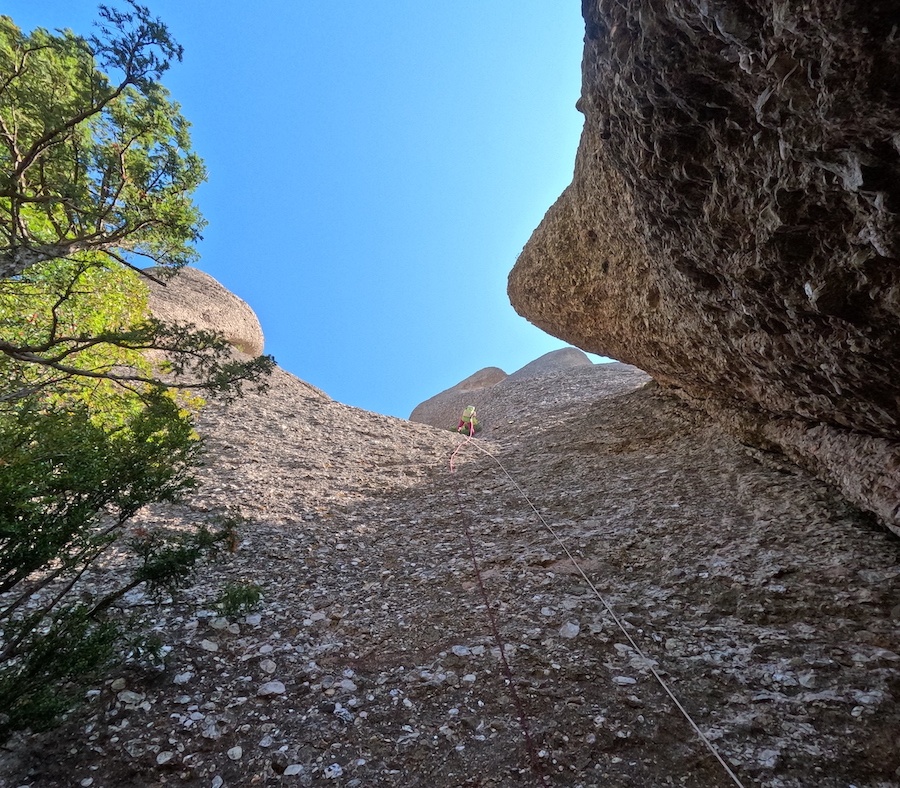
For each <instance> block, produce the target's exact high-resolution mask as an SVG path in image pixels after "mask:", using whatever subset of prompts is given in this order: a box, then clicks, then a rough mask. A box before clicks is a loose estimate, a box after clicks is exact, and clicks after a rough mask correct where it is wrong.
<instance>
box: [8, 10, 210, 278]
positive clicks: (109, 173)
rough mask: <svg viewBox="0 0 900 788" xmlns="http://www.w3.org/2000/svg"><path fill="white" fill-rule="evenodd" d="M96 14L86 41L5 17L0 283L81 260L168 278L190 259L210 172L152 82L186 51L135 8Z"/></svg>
mask: <svg viewBox="0 0 900 788" xmlns="http://www.w3.org/2000/svg"><path fill="white" fill-rule="evenodd" d="M100 13H101V18H102V24H101V26H100V29H99V31H98V34H97V35H95V36H93V37H91V38H90V39H85V38H82V37H80V36H76V35H74V34H73V33H72V32H70V31H65V32H63V33H61V34H59V35H54V34H51V33H49V32H47V31H46V30H42V29H37V30H35V31H34V32H32V33H31V34H30V35H23V34H22V32H21V31H20V30H19V29H18V28H17V27H16V26H15V24H13V22H12V20H11V19H10V18H9V17H0V233H2V235H0V277H10V276H15V275H17V274H20V273H22V271H24V270H25V269H26V268H28V267H29V266H31V265H34V264H35V263H39V262H41V261H43V260H51V259H56V258H60V257H67V256H71V255H76V254H78V253H80V252H86V251H87V252H89V251H94V252H97V253H99V254H100V255H103V256H106V257H108V258H110V259H114V260H116V261H118V262H121V263H125V264H132V265H133V264H135V262H136V261H141V260H143V261H145V262H148V261H149V262H150V263H152V264H155V265H160V266H163V267H166V268H177V267H179V266H181V265H184V264H185V263H187V262H190V261H191V260H192V259H193V258H194V256H195V251H194V243H195V242H196V241H197V239H198V238H199V237H200V229H201V228H202V219H201V217H200V214H199V211H198V210H197V208H196V206H195V205H194V204H193V201H192V193H193V191H194V190H195V189H196V187H197V186H198V185H199V184H200V183H201V182H202V181H203V180H204V178H205V169H204V167H203V163H202V162H201V160H200V158H199V157H198V156H197V155H196V154H195V153H193V152H192V151H191V148H190V138H189V134H188V129H189V124H188V122H187V121H186V120H185V119H184V117H183V116H182V115H181V112H180V108H179V106H178V104H177V103H175V102H173V101H171V100H170V98H169V94H168V91H166V89H165V88H164V87H162V85H160V84H159V82H158V81H157V80H158V79H159V77H160V76H161V75H162V74H163V73H164V72H165V71H166V70H167V69H168V68H169V65H170V63H171V62H172V60H173V59H176V60H180V59H181V54H182V50H181V47H180V46H178V45H177V44H176V43H175V42H174V41H173V40H172V39H171V37H170V36H169V33H168V30H167V29H166V27H165V25H163V24H162V23H161V22H159V20H155V19H153V18H151V17H150V14H149V12H148V10H147V9H146V8H144V7H142V6H139V5H137V4H132V5H131V10H130V11H128V12H122V11H116V10H114V9H110V8H105V7H103V6H101V11H100Z"/></svg>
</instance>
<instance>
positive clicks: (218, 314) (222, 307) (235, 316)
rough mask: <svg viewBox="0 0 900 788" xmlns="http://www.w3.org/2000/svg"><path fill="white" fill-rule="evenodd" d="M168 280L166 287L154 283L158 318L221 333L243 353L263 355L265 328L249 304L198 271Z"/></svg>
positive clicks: (153, 307)
mask: <svg viewBox="0 0 900 788" xmlns="http://www.w3.org/2000/svg"><path fill="white" fill-rule="evenodd" d="M165 281H166V284H165V286H163V285H159V284H157V283H155V282H150V311H151V312H152V313H153V315H154V316H155V317H156V318H158V319H159V320H162V321H164V322H177V323H193V324H194V325H195V326H196V327H197V328H198V329H201V330H203V331H217V332H219V333H220V334H223V335H224V336H225V338H226V339H227V340H228V342H229V343H230V344H231V345H233V346H234V347H235V348H237V349H238V350H239V351H241V352H242V353H245V354H246V355H248V356H254V357H255V356H259V355H262V352H263V346H264V344H265V340H264V338H263V331H262V326H261V325H260V324H259V318H257V316H256V313H255V312H254V311H253V309H251V307H250V305H249V304H248V303H247V302H246V301H244V300H243V299H241V298H238V297H237V296H236V295H235V294H234V293H232V292H231V291H230V290H226V289H225V288H224V287H223V286H222V285H221V284H219V283H218V282H217V281H216V280H215V279H213V278H212V277H211V276H210V275H209V274H207V273H205V272H203V271H200V270H198V269H196V268H191V267H187V268H182V269H181V270H180V271H179V272H178V273H177V274H175V275H174V276H173V277H172V278H171V279H167V280H165Z"/></svg>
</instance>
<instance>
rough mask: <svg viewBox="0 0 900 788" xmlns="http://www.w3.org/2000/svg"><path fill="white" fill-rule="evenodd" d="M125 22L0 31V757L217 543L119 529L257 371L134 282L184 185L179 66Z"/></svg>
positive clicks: (220, 538)
mask: <svg viewBox="0 0 900 788" xmlns="http://www.w3.org/2000/svg"><path fill="white" fill-rule="evenodd" d="M128 8H129V10H128V11H117V10H114V9H110V8H106V7H103V6H101V10H100V17H101V21H100V25H99V28H98V32H97V34H96V35H95V36H94V37H92V38H90V39H84V38H81V37H78V36H76V35H74V34H73V33H71V32H68V31H66V32H63V33H60V34H50V33H48V32H47V31H45V30H36V31H34V32H33V33H31V34H30V35H27V36H26V35H23V34H22V33H21V32H20V31H19V30H18V28H16V26H15V25H14V24H13V23H12V21H11V20H10V19H9V18H8V17H0V740H2V739H3V738H4V736H5V735H6V734H8V733H9V732H10V731H11V730H14V729H17V728H22V727H28V726H30V727H33V728H40V727H43V726H46V725H48V724H50V723H51V722H52V721H53V719H54V718H55V717H56V715H58V714H59V712H61V711H63V710H65V709H66V708H67V707H68V705H69V704H70V703H71V700H72V698H74V697H76V696H77V694H78V691H79V688H81V687H82V686H83V682H84V681H86V680H88V678H89V677H90V676H91V674H92V673H93V672H96V671H97V670H99V669H101V668H102V667H103V666H104V665H105V664H106V663H107V661H108V660H109V659H110V658H111V657H112V656H113V654H114V653H116V649H117V648H118V647H119V646H118V645H117V644H119V643H120V642H121V638H122V637H123V635H124V633H126V632H127V631H129V629H133V627H134V626H135V624H134V622H129V620H128V616H127V615H126V611H125V610H124V609H123V608H122V606H121V604H120V603H121V600H122V598H123V596H124V595H125V594H127V593H128V592H129V591H132V590H134V589H136V588H137V587H138V586H142V587H144V588H146V590H147V591H148V592H150V593H154V592H158V591H160V590H163V589H174V588H177V587H180V586H182V585H184V584H185V583H187V582H188V581H189V579H190V576H191V572H192V569H193V567H194V566H195V564H196V563H197V561H199V560H200V559H201V558H203V557H204V556H206V555H208V554H210V553H211V552H212V551H214V550H215V549H217V548H218V546H220V545H222V544H232V543H233V541H234V533H233V523H229V522H227V521H226V522H224V523H220V524H218V525H216V524H215V523H211V524H203V525H198V526H196V527H194V528H188V529H184V530H181V531H172V530H167V529H166V528H164V527H162V526H159V525H157V524H154V523H153V522H152V521H150V520H146V519H145V521H143V522H142V523H141V525H140V526H139V527H136V526H135V525H134V522H133V518H134V517H135V515H136V514H137V513H138V512H139V511H140V510H141V509H142V508H143V507H146V506H147V505H148V504H153V503H158V502H166V501H174V500H177V499H178V498H179V496H181V495H182V494H184V493H185V492H188V491H190V490H191V489H193V487H194V485H195V481H194V479H193V476H192V471H193V468H194V467H195V466H196V464H197V462H198V459H199V456H200V452H201V444H200V441H199V439H198V436H197V434H196V432H195V430H194V422H193V415H192V410H191V409H192V408H193V407H195V406H197V405H198V404H199V400H198V399H197V398H196V397H195V396H194V395H193V394H190V392H191V391H200V392H203V393H212V394H219V395H222V396H231V395H235V394H239V393H240V388H241V385H242V384H243V383H244V382H246V381H253V382H255V383H256V384H258V385H260V386H262V385H264V376H265V373H266V372H268V371H269V370H270V369H271V368H272V366H273V364H274V361H273V360H272V359H271V358H269V357H260V358H257V359H252V360H249V361H247V360H241V359H238V358H237V357H236V356H235V355H234V353H233V352H232V349H231V348H230V346H229V345H228V343H227V342H226V341H225V339H224V338H223V337H222V336H220V335H218V334H216V333H214V332H205V331H198V330H196V329H195V328H194V327H193V326H189V325H179V324H172V325H166V324H163V323H161V322H159V321H158V320H155V319H153V317H152V316H151V315H150V314H149V312H148V305H147V301H148V292H147V287H146V283H145V281H144V279H143V278H142V276H141V272H140V271H139V269H138V266H137V264H138V262H141V261H149V262H152V263H154V264H155V265H157V266H161V269H160V268H156V269H154V270H155V271H157V272H158V271H160V270H162V271H163V272H166V271H174V270H177V268H178V267H179V266H182V265H184V264H185V263H187V262H189V261H190V260H191V259H192V258H193V256H194V254H195V253H194V247H193V244H194V242H195V241H196V240H197V239H198V238H199V230H200V228H201V226H202V219H201V217H200V214H199V212H198V211H197V209H196V207H195V206H194V204H193V202H192V199H191V195H192V192H193V190H194V188H195V187H196V186H197V185H198V184H199V183H200V182H201V181H202V179H203V177H204V170H203V165H202V163H201V162H200V159H199V158H198V157H197V156H196V154H194V153H193V152H192V151H191V149H190V140H189V137H188V133H187V129H188V124H187V122H186V121H185V120H184V118H182V117H181V114H180V111H179V109H178V105H177V104H175V103H174V102H172V101H170V99H169V97H168V93H167V92H166V91H165V89H164V88H163V87H162V86H161V85H160V84H159V82H158V79H159V78H160V76H161V75H162V74H163V73H164V72H165V71H166V69H167V68H168V66H169V64H170V62H171V61H172V60H173V59H180V57H181V48H180V47H179V46H178V45H177V44H176V43H175V42H174V41H173V40H172V39H171V37H170V36H169V32H168V30H167V29H166V27H165V25H163V24H162V23H161V22H159V20H156V19H153V18H151V17H150V15H149V12H148V11H147V9H146V8H143V7H142V6H139V5H137V4H135V3H134V2H130V3H129V6H128ZM108 74H114V75H115V78H113V77H110V76H108Z"/></svg>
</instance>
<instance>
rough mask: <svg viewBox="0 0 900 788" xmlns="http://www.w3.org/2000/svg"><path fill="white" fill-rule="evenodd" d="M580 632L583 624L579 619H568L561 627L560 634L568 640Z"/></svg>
mask: <svg viewBox="0 0 900 788" xmlns="http://www.w3.org/2000/svg"><path fill="white" fill-rule="evenodd" d="M579 632H581V626H580V625H579V623H578V622H577V621H567V622H566V623H565V624H563V625H562V626H561V627H560V628H559V636H560V637H561V638H566V639H567V640H571V639H572V638H574V637H577V636H578V633H579Z"/></svg>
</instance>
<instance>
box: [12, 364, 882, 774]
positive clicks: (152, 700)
mask: <svg viewBox="0 0 900 788" xmlns="http://www.w3.org/2000/svg"><path fill="white" fill-rule="evenodd" d="M647 381H648V378H647V376H646V375H644V374H642V373H640V372H637V371H636V370H634V369H633V368H628V367H624V366H623V365H619V364H615V365H608V364H598V365H590V366H581V367H577V368H573V369H567V370H563V371H556V372H550V373H546V374H544V375H540V376H534V377H528V378H524V379H521V380H518V381H512V382H510V383H508V384H507V383H506V382H504V383H501V384H498V385H497V386H495V387H494V390H493V392H492V400H491V402H490V404H489V405H485V406H484V407H485V408H486V410H485V415H486V416H487V415H489V416H490V419H491V421H492V422H494V423H495V424H498V425H503V426H502V430H497V431H495V432H494V436H493V438H491V439H489V440H475V441H472V442H469V443H467V444H464V445H463V440H462V439H461V438H460V437H459V436H456V435H454V434H452V433H450V432H447V431H446V430H442V429H435V428H432V427H428V426H425V425H422V424H413V423H409V422H405V421H402V420H399V419H393V418H389V417H386V416H379V415H376V414H373V413H366V412H364V411H361V410H357V409H355V408H349V407H347V406H344V405H341V404H339V403H336V402H333V401H331V400H330V399H329V398H328V397H326V396H325V395H323V394H322V393H321V392H319V391H317V390H316V389H314V388H312V387H310V386H308V385H306V384H304V383H302V382H301V381H299V380H297V379H296V378H294V377H293V376H291V375H288V374H286V373H284V372H281V371H278V372H276V374H275V375H274V377H273V379H272V385H271V388H270V389H269V391H268V393H267V394H265V395H261V394H257V393H250V394H248V395H247V396H246V398H244V399H242V400H239V401H237V402H235V403H232V404H230V405H227V406H223V405H221V404H211V405H210V406H208V408H207V409H206V410H205V411H204V414H203V416H202V419H201V423H200V430H201V432H202V433H203V435H204V436H205V438H206V441H207V445H208V448H209V454H208V465H207V466H206V467H205V469H204V470H203V472H202V481H203V484H202V486H201V487H200V489H199V490H198V491H197V493H196V495H195V496H194V497H192V498H191V499H189V500H188V501H186V502H185V503H184V504H183V505H178V506H174V505H170V506H165V507H159V508H156V509H153V510H148V511H145V512H143V513H142V522H141V523H140V524H141V525H144V526H147V527H150V526H157V525H161V526H165V527H169V528H184V527H188V526H190V525H191V524H192V523H195V522H198V521H202V520H204V519H206V518H208V517H211V516H213V515H215V514H216V513H217V512H219V511H221V510H222V509H223V508H224V507H226V506H227V507H232V508H233V509H237V510H238V511H239V512H240V513H241V514H243V515H244V516H245V517H247V518H248V522H247V523H246V524H245V525H244V526H243V527H242V528H241V531H240V544H239V546H238V549H237V551H236V552H235V553H234V554H233V555H230V556H226V558H225V560H224V561H223V562H222V563H218V564H215V565H213V566H210V567H208V568H207V569H205V570H204V572H203V573H201V575H200V576H199V577H198V578H197V581H198V582H197V584H196V585H195V586H194V587H192V588H191V589H189V590H188V591H187V592H186V593H185V595H183V596H181V597H178V598H176V599H170V600H163V603H162V604H161V606H158V607H155V606H153V605H152V604H151V602H152V600H150V599H147V598H146V597H145V596H144V595H142V594H141V592H140V589H137V590H136V592H135V593H133V594H131V595H129V598H128V600H127V606H128V611H129V612H131V613H133V614H140V615H143V616H144V617H145V619H146V621H147V626H148V627H149V628H150V629H151V630H152V631H153V632H154V633H155V634H157V635H158V636H159V637H160V639H161V640H162V642H163V643H164V644H165V646H166V650H167V651H168V655H167V657H166V660H165V664H164V666H163V667H161V668H157V669H148V668H147V667H146V666H143V665H142V664H141V663H140V662H139V661H135V658H134V655H128V654H127V653H123V655H122V660H121V662H120V664H119V665H118V666H117V667H116V669H115V671H114V672H113V673H112V675H110V676H107V677H105V678H104V679H103V680H100V681H98V682H97V683H96V685H95V686H93V687H92V688H91V691H90V692H89V693H88V702H87V706H86V707H85V708H84V709H82V710H80V711H78V712H75V713H73V714H72V715H71V717H70V718H69V719H68V720H67V721H66V723H65V725H64V726H63V727H62V728H61V729H60V730H57V731H53V732H50V733H47V734H41V735H31V736H22V737H20V738H19V739H17V740H15V741H13V742H11V743H10V745H9V746H8V747H6V748H5V749H2V750H0V788H17V787H18V786H26V785H27V786H31V788H62V787H63V786H65V788H70V787H71V786H84V787H85V788H89V787H90V788H119V787H120V786H135V788H151V786H153V788H156V787H157V786H162V785H180V786H185V787H186V788H237V786H276V785H286V786H294V785H296V786H315V785H337V786H346V788H363V786H365V787H366V788H369V787H373V788H374V787H376V786H397V787H398V788H399V787H401V786H402V787H403V788H409V787H411V786H412V787H415V786H428V788H458V786H482V788H489V787H491V786H493V787H494V788H497V787H498V786H502V787H504V788H506V787H509V788H513V786H515V787H518V786H522V785H536V786H537V785H545V786H546V785H550V786H560V787H562V786H570V787H571V788H577V787H579V786H580V787H581V788H592V787H593V786H598V785H603V786H609V787H610V788H626V787H627V788H633V786H669V785H671V786H693V787H694V788H706V787H707V786H709V788H713V786H715V787H716V788H718V787H719V786H724V785H730V784H731V783H730V781H729V778H728V777H727V775H726V773H725V772H724V770H723V769H722V768H721V766H720V765H719V764H718V763H717V762H716V761H715V760H714V759H713V757H712V755H711V754H710V753H709V751H708V750H707V749H706V748H705V746H704V745H703V744H702V743H701V742H700V740H699V739H698V737H697V736H696V734H695V733H694V731H693V730H692V729H691V727H690V725H689V724H688V723H687V721H686V720H685V719H684V718H683V717H682V716H681V715H680V713H679V712H678V711H676V709H675V708H674V707H673V704H672V701H671V700H670V698H669V697H668V696H667V695H666V693H665V692H664V691H663V689H662V688H661V687H660V685H659V684H658V683H657V682H656V681H655V679H654V678H653V676H652V674H651V672H650V667H651V666H654V667H655V670H656V671H657V672H658V673H659V674H660V675H661V676H662V677H663V678H664V680H665V681H666V682H667V684H668V685H669V686H670V687H671V689H672V690H673V691H674V693H675V694H676V696H677V697H678V699H679V701H680V702H681V703H682V705H683V706H684V707H685V709H686V710H687V711H688V713H689V714H690V715H691V717H692V718H693V719H694V720H695V722H696V724H697V725H698V726H699V728H700V730H701V731H702V732H703V734H704V736H706V737H707V738H708V739H709V741H710V742H711V743H712V744H713V745H714V746H715V747H716V749H717V751H718V752H719V753H720V754H721V756H722V757H723V758H724V759H725V761H726V762H727V763H728V764H729V765H730V767H731V768H732V769H733V770H734V771H735V772H736V774H737V775H738V776H739V777H740V779H741V781H742V783H743V784H744V785H746V786H748V787H749V786H751V785H753V786H766V787H767V788H800V787H801V786H803V787H804V788H812V786H815V788H847V786H848V785H856V786H860V787H861V786H869V787H871V788H876V786H878V787H879V788H889V786H896V785H898V784H900V754H898V750H897V746H896V737H897V730H898V726H900V696H898V693H900V634H898V632H900V629H898V623H900V604H898V600H900V543H898V541H897V540H896V539H895V538H894V537H892V536H891V535H890V534H888V533H887V532H886V531H884V530H883V529H880V528H877V527H875V526H874V524H873V523H872V522H871V521H870V519H869V518H868V517H866V516H863V515H861V514H860V512H859V511H857V510H855V509H853V508H852V507H850V506H848V505H847V504H845V503H843V502H842V501H841V500H840V499H839V498H838V497H836V496H835V495H834V493H833V491H832V490H831V489H830V488H829V487H828V486H826V485H825V484H824V483H822V482H820V481H817V480H816V479H814V478H812V477H811V476H810V475H809V474H807V473H806V472H804V471H802V470H800V469H798V468H796V467H795V466H791V465H789V464H780V463H778V462H776V461H773V460H772V459H771V458H768V457H766V456H763V455H760V454H757V457H758V459H754V457H753V456H751V455H749V454H748V453H747V451H745V449H744V448H743V447H742V446H741V445H739V444H738V443H737V442H736V441H735V440H733V439H731V438H729V437H727V436H725V435H724V434H723V432H722V430H721V429H720V428H719V427H718V426H717V425H716V424H715V423H713V422H712V421H711V420H710V419H709V418H708V417H707V416H706V415H705V414H702V413H700V412H698V411H696V410H694V409H692V408H689V407H688V406H686V405H685V404H684V402H683V401H681V400H680V399H678V398H676V397H674V396H672V395H671V394H670V393H667V392H665V391H664V390H661V389H660V388H659V387H658V386H656V385H655V384H650V385H647ZM454 452H456V454H455V461H454V468H455V470H453V471H452V472H451V470H450V468H449V459H450V456H451V454H453V453H454ZM491 455H493V456H491ZM494 458H496V460H498V461H499V462H500V463H502V466H501V465H498V464H497V462H495V459H494ZM758 460H761V461H758ZM457 493H458V495H457ZM526 495H527V498H526V497H525V496H526ZM532 505H533V506H532ZM538 512H539V513H540V515H541V517H542V518H543V522H542V520H541V519H539V518H538V516H537V513H538ZM566 550H568V551H569V553H570V554H571V558H570V557H569V556H568V555H567V554H566V552H565V551H566ZM473 557H474V559H475V561H474V562H473ZM476 566H477V571H476ZM576 566H577V567H578V568H580V569H581V570H583V571H584V576H582V575H581V574H580V573H579V570H578V568H576ZM116 571H117V565H116V564H115V562H114V561H111V562H110V563H108V564H107V565H105V566H104V567H100V568H98V569H97V571H96V573H95V574H94V575H93V576H92V577H91V578H90V579H89V580H88V582H102V581H103V577H104V575H105V573H113V572H116ZM479 578H480V580H479ZM588 580H589V581H590V583H591V584H593V588H592V586H591V585H589V584H588ZM227 582H253V583H256V584H258V585H259V586H260V587H261V588H262V593H263V597H262V600H261V602H260V604H259V605H258V606H257V607H256V608H254V609H253V610H251V611H249V612H248V613H246V614H241V615H239V616H231V617H228V616H224V615H223V614H222V612H221V611H220V610H219V608H218V606H217V604H218V603H217V601H218V599H219V597H220V595H221V593H222V590H223V588H224V586H225V584H226V583H227ZM481 585H483V587H484V595H483V594H482V591H481ZM594 589H596V591H597V592H598V593H599V595H598V593H595V591H594ZM489 611H490V613H491V614H492V615H493V617H494V621H495V622H496V630H497V635H498V637H499V644H498V641H497V640H496V639H495V636H494V634H493V632H492V630H493V626H492V624H491V619H490V618H489V617H488V612H489ZM617 621H618V622H619V623H617ZM629 638H631V640H629ZM636 647H637V648H638V649H640V652H641V653H638V651H636ZM501 648H502V653H503V654H505V657H506V661H507V663H508V665H509V669H510V673H511V676H512V682H510V681H509V680H508V676H507V674H506V672H505V669H504V667H503V664H502V663H501V661H500V658H499V657H500V654H501ZM641 654H643V656H642V655H641ZM648 660H649V661H648ZM516 699H518V701H519V704H520V707H517V703H516ZM520 708H521V715H522V717H523V718H524V719H525V722H526V725H527V727H528V730H529V733H530V738H531V741H532V743H533V745H534V746H533V755H534V760H535V761H536V766H534V767H533V766H532V763H531V759H530V758H529V754H528V747H527V744H526V742H525V738H524V735H523V732H522V727H521V724H520ZM535 769H537V770H539V771H540V773H541V776H538V774H536V773H535Z"/></svg>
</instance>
